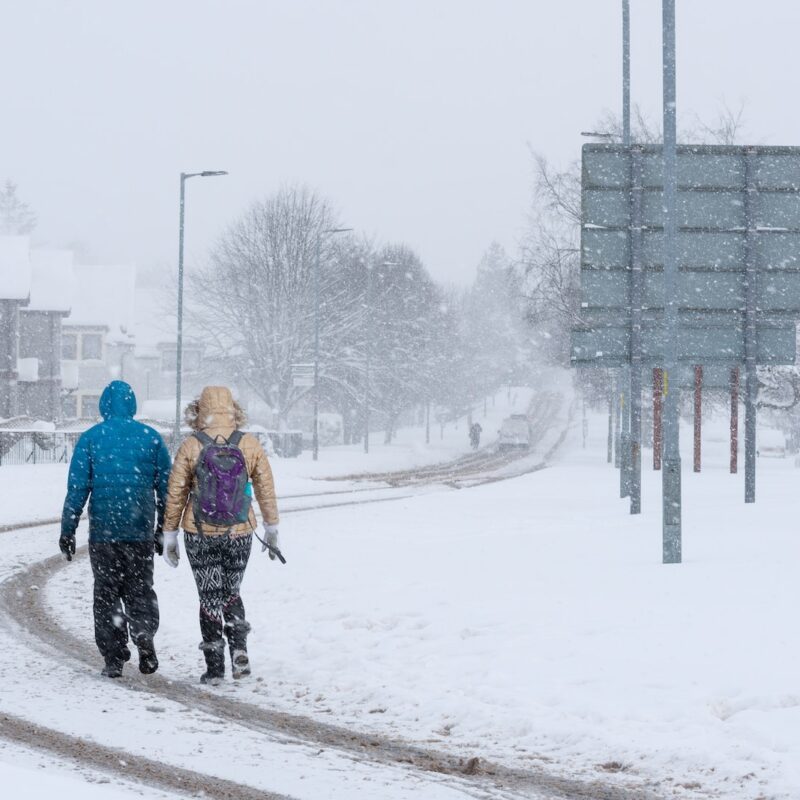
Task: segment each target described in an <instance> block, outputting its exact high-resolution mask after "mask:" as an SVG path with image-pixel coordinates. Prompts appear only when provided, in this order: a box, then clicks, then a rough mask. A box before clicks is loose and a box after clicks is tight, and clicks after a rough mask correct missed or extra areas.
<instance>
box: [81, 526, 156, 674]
mask: <svg viewBox="0 0 800 800" xmlns="http://www.w3.org/2000/svg"><path fill="white" fill-rule="evenodd" d="M89 558H90V560H91V562H92V573H93V574H94V637H95V641H96V642H97V649H98V650H99V651H100V654H101V655H102V656H103V658H104V659H105V660H106V662H108V661H116V660H120V661H121V660H122V658H123V652H124V648H125V646H126V645H127V643H128V631H129V630H130V636H131V639H132V640H133V643H134V644H136V643H137V641H138V639H139V637H140V636H146V637H150V638H152V637H153V636H155V634H156V631H157V630H158V621H159V616H158V598H157V597H156V593H155V590H154V589H153V543H152V542H89Z"/></svg>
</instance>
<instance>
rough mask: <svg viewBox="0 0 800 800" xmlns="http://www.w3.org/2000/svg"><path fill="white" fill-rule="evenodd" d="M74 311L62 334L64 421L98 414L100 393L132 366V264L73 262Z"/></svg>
mask: <svg viewBox="0 0 800 800" xmlns="http://www.w3.org/2000/svg"><path fill="white" fill-rule="evenodd" d="M74 272H75V282H74V296H73V301H72V312H71V314H70V316H69V319H68V320H65V321H64V324H63V325H62V333H61V358H62V372H63V374H64V377H65V384H68V386H65V388H69V391H68V393H66V394H65V396H64V399H63V406H62V407H63V414H64V417H65V418H67V419H85V420H95V419H97V418H98V417H99V413H100V412H99V402H100V394H101V393H102V391H103V389H104V388H105V386H106V385H107V384H108V383H109V382H110V381H112V380H114V379H120V380H128V379H129V378H130V377H131V376H132V374H133V369H134V364H133V348H134V307H135V291H136V269H135V267H134V266H132V265H113V266H112V265H79V266H75V268H74Z"/></svg>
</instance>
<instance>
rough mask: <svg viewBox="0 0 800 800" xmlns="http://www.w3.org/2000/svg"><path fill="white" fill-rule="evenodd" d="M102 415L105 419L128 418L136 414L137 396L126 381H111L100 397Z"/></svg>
mask: <svg viewBox="0 0 800 800" xmlns="http://www.w3.org/2000/svg"><path fill="white" fill-rule="evenodd" d="M100 413H101V414H102V415H103V419H111V418H112V417H123V418H125V417H127V418H128V419H133V415H134V414H135V413H136V395H135V394H134V393H133V389H131V387H130V386H129V385H128V384H127V383H125V381H111V383H109V384H108V386H106V388H105V389H103V394H102V395H101V396H100Z"/></svg>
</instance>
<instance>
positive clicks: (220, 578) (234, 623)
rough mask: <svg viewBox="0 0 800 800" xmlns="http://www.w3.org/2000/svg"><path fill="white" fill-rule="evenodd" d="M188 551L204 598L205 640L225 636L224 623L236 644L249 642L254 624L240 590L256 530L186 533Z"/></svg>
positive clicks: (201, 612) (231, 642) (202, 602)
mask: <svg viewBox="0 0 800 800" xmlns="http://www.w3.org/2000/svg"><path fill="white" fill-rule="evenodd" d="M184 542H185V544H186V555H187V557H188V559H189V564H190V565H191V567H192V573H193V574H194V580H195V583H196V584H197V594H198V596H199V598H200V633H201V634H202V637H203V641H204V642H216V641H219V640H221V639H222V632H223V627H224V629H225V633H226V635H227V636H228V641H229V643H230V644H231V647H233V648H236V649H238V648H242V649H244V647H245V646H246V642H247V632H248V631H249V630H250V626H249V625H248V624H247V621H246V620H245V616H244V603H243V602H242V597H241V595H240V594H239V589H240V587H241V585H242V578H243V577H244V571H245V569H246V568H247V562H248V561H249V559H250V549H251V547H252V545H253V534H251V533H248V534H246V535H245V536H227V535H226V536H205V535H203V534H199V533H186V534H185V535H184Z"/></svg>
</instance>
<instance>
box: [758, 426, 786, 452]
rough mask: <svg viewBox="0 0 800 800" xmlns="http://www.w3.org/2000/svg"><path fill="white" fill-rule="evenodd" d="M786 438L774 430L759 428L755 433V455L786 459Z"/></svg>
mask: <svg viewBox="0 0 800 800" xmlns="http://www.w3.org/2000/svg"><path fill="white" fill-rule="evenodd" d="M786 452H787V448H786V436H785V435H784V434H783V433H782V432H781V431H778V430H775V428H761V429H759V430H758V432H757V433H756V455H758V456H763V457H764V458H786Z"/></svg>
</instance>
